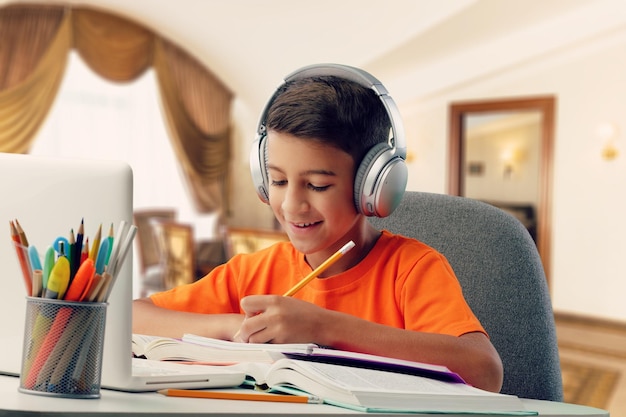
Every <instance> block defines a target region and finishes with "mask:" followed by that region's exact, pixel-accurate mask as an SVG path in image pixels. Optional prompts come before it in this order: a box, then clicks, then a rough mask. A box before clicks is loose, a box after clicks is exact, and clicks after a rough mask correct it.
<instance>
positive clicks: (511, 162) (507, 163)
mask: <svg viewBox="0 0 626 417" xmlns="http://www.w3.org/2000/svg"><path fill="white" fill-rule="evenodd" d="M500 158H501V159H502V162H503V163H504V172H503V176H504V178H505V179H510V178H511V175H512V174H513V167H514V166H516V165H517V164H518V162H519V161H520V159H521V158H520V152H519V150H517V149H515V148H507V149H505V150H503V151H502V153H501V154H500Z"/></svg>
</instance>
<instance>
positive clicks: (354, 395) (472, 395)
mask: <svg viewBox="0 0 626 417" xmlns="http://www.w3.org/2000/svg"><path fill="white" fill-rule="evenodd" d="M235 367H236V368H238V369H240V370H243V371H244V372H245V373H246V374H247V375H249V376H250V379H249V381H250V382H249V383H253V384H255V385H256V386H257V387H259V386H260V387H262V388H264V389H267V390H269V391H273V392H283V393H291V394H299V395H303V394H304V395H307V394H308V395H311V396H313V397H319V398H321V399H322V400H323V401H324V402H325V403H327V404H332V405H336V406H340V407H344V408H350V409H354V410H359V411H369V412H384V411H386V412H390V411H391V412H423V413H495V414H514V415H536V414H537V413H536V412H533V411H527V410H526V409H525V407H524V405H523V403H522V402H521V401H520V400H519V398H518V397H516V396H512V395H505V394H497V393H492V392H488V391H483V390H480V389H478V388H474V387H472V386H470V385H467V384H465V383H462V382H447V381H442V380H438V379H432V378H427V377H421V376H416V375H408V374H401V373H396V372H388V371H381V370H375V369H365V368H359V367H352V366H344V365H336V364H328V363H322V362H313V361H306V360H299V359H289V358H284V359H279V360H277V361H276V362H274V363H273V364H267V363H246V364H243V363H242V364H239V365H235Z"/></svg>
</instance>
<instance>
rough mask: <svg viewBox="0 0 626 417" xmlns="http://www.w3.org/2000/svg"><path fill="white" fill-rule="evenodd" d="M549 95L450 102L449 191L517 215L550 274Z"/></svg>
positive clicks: (552, 110) (551, 132) (551, 139)
mask: <svg viewBox="0 0 626 417" xmlns="http://www.w3.org/2000/svg"><path fill="white" fill-rule="evenodd" d="M555 105H556V99H555V98H554V97H553V96H537V97H524V98H509V99H497V100H481V101H466V102H458V103H452V104H451V105H450V132H449V134H450V137H449V171H448V173H449V176H448V193H449V194H451V195H459V196H464V197H469V198H475V199H479V200H484V201H486V202H488V203H490V204H493V205H495V206H498V207H500V208H502V209H504V210H505V211H508V212H510V213H511V214H513V215H514V216H516V217H517V218H518V219H519V220H520V221H521V222H522V223H523V224H524V225H525V226H526V227H527V229H528V231H529V233H530V234H531V236H532V237H533V239H534V240H535V243H536V245H537V249H538V252H539V255H540V256H541V259H542V262H543V266H544V269H545V273H546V277H547V278H548V282H549V278H550V244H551V222H550V212H551V201H552V193H551V184H552V158H553V145H554V113H555Z"/></svg>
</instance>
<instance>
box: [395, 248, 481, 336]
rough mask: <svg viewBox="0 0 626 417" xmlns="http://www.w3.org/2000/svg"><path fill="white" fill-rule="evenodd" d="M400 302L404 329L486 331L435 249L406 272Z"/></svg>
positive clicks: (435, 331)
mask: <svg viewBox="0 0 626 417" xmlns="http://www.w3.org/2000/svg"><path fill="white" fill-rule="evenodd" d="M402 305H403V309H404V317H405V327H406V328H407V329H411V330H417V331H428V332H433V333H442V334H449V335H452V336H460V335H462V334H465V333H470V332H482V333H485V334H487V333H486V332H485V330H484V328H483V326H482V325H481V324H480V322H479V320H478V319H477V318H476V316H475V315H474V313H473V312H472V310H471V308H470V307H469V305H468V304H467V302H466V300H465V298H464V296H463V291H462V289H461V285H460V284H459V281H458V279H457V278H456V275H455V273H454V271H453V270H452V267H451V266H450V264H449V263H448V261H447V260H446V258H445V257H444V256H443V255H442V254H440V253H439V252H437V251H435V250H431V251H428V252H427V253H425V254H424V255H423V257H422V258H421V259H420V260H419V262H417V263H415V265H414V267H413V268H411V269H410V270H409V271H408V272H407V277H406V281H405V283H404V285H403V293H402Z"/></svg>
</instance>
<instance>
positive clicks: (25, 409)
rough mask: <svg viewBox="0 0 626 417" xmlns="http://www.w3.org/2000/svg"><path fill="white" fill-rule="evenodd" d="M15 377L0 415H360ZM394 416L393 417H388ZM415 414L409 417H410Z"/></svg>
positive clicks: (546, 408)
mask: <svg viewBox="0 0 626 417" xmlns="http://www.w3.org/2000/svg"><path fill="white" fill-rule="evenodd" d="M18 386H19V378H17V377H11V376H5V375H0V416H5V415H11V416H20V415H32V414H33V413H36V414H37V415H38V416H56V417H58V416H64V415H68V416H69V415H74V416H75V415H76V413H78V414H79V415H98V416H107V415H124V414H126V415H138V414H146V415H155V416H184V417H189V416H197V415H200V414H202V415H207V416H234V415H250V414H251V413H254V414H255V415H278V414H286V415H293V414H297V415H308V416H319V415H345V414H361V413H357V412H354V411H351V410H346V409H343V408H339V407H333V406H329V405H321V404H288V403H265V402H256V401H231V400H210V399H195V398H173V397H165V396H163V395H161V394H157V393H155V392H151V393H140V394H137V393H125V392H117V391H110V390H102V391H101V394H102V396H101V398H99V399H80V400H79V399H68V398H54V397H48V396H40V395H32V394H25V393H21V392H19V391H18V390H17V388H18ZM522 401H523V402H524V405H525V406H526V407H527V408H528V410H533V411H538V412H539V415H541V416H551V417H558V416H588V417H590V416H604V417H608V415H609V413H608V412H607V411H605V410H600V409H597V408H592V407H585V406H580V405H573V404H565V403H554V402H550V401H539V400H526V399H524V400H522ZM390 415H391V416H394V417H397V416H399V414H390ZM412 415H415V414H412Z"/></svg>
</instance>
